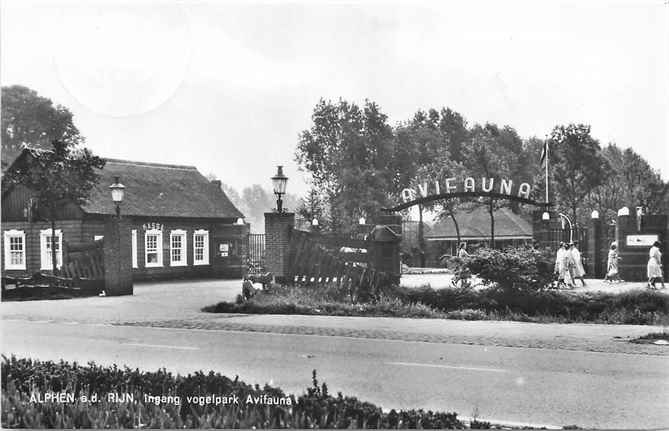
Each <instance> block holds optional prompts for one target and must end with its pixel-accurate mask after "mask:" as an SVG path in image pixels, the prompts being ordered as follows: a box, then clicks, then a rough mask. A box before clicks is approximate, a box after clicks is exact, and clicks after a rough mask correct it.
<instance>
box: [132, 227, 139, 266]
mask: <svg viewBox="0 0 669 431" xmlns="http://www.w3.org/2000/svg"><path fill="white" fill-rule="evenodd" d="M131 234H132V267H133V268H138V267H139V265H137V229H133V230H132V231H131Z"/></svg>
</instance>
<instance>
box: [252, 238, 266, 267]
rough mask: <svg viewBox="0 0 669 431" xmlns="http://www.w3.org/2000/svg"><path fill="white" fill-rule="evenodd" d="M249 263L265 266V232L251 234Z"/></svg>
mask: <svg viewBox="0 0 669 431" xmlns="http://www.w3.org/2000/svg"><path fill="white" fill-rule="evenodd" d="M249 263H250V264H251V265H253V266H263V264H264V263H265V234H264V233H250V234H249Z"/></svg>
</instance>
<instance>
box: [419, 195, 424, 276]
mask: <svg viewBox="0 0 669 431" xmlns="http://www.w3.org/2000/svg"><path fill="white" fill-rule="evenodd" d="M418 250H419V252H420V267H421V268H425V232H424V231H423V205H420V204H419V205H418Z"/></svg>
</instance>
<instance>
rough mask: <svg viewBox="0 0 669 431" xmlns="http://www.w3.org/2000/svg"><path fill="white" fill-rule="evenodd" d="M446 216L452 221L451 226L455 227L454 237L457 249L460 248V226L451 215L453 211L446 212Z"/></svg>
mask: <svg viewBox="0 0 669 431" xmlns="http://www.w3.org/2000/svg"><path fill="white" fill-rule="evenodd" d="M448 215H449V216H450V217H451V220H453V226H455V236H456V237H457V238H458V247H460V225H459V224H458V221H457V220H456V219H455V214H454V213H453V210H448Z"/></svg>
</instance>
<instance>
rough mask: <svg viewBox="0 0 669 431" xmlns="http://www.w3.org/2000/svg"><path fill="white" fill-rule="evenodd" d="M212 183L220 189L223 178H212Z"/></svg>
mask: <svg viewBox="0 0 669 431" xmlns="http://www.w3.org/2000/svg"><path fill="white" fill-rule="evenodd" d="M211 183H212V184H213V185H214V186H216V187H218V188H219V189H220V188H221V180H211Z"/></svg>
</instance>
